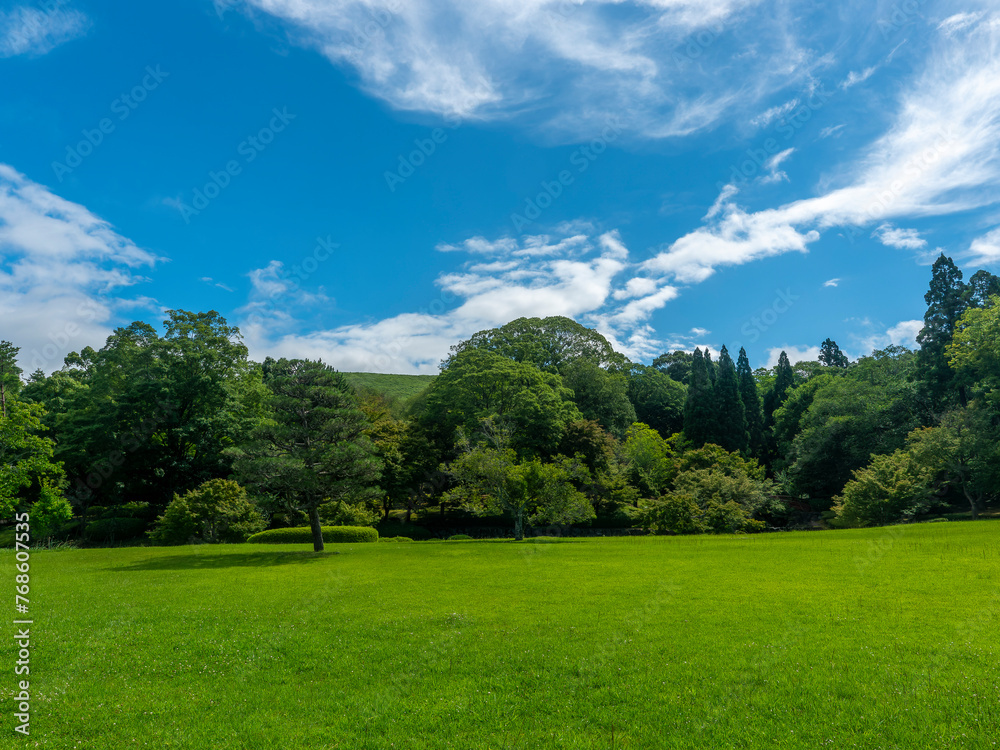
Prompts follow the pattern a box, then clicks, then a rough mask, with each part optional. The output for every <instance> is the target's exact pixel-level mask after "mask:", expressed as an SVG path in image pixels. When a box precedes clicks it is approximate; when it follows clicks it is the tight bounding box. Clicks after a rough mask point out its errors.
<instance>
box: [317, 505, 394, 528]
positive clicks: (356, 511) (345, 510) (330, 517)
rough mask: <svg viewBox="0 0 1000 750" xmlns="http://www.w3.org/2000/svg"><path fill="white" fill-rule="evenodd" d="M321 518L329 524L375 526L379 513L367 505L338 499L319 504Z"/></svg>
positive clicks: (325, 523) (324, 522)
mask: <svg viewBox="0 0 1000 750" xmlns="http://www.w3.org/2000/svg"><path fill="white" fill-rule="evenodd" d="M319 519H320V521H322V522H323V524H324V525H328V526H374V525H375V524H376V523H377V522H378V519H379V514H378V512H377V511H376V510H374V509H372V508H370V507H368V506H367V505H364V504H350V503H345V502H344V501H343V500H337V501H336V502H328V503H324V504H323V505H321V506H319Z"/></svg>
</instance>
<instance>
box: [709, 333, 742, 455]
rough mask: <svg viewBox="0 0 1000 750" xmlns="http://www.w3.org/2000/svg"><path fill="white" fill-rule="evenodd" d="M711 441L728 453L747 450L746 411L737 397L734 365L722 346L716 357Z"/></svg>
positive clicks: (738, 384) (738, 391) (737, 383)
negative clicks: (717, 365)
mask: <svg viewBox="0 0 1000 750" xmlns="http://www.w3.org/2000/svg"><path fill="white" fill-rule="evenodd" d="M715 415H716V426H715V430H716V431H715V439H714V440H713V441H712V442H714V443H716V444H717V445H721V446H722V447H723V448H725V449H726V450H727V451H729V452H731V453H732V452H735V451H742V452H744V453H746V451H747V449H748V447H749V435H748V434H747V417H746V409H745V408H744V406H743V399H742V398H741V397H740V381H739V378H738V377H737V376H736V365H734V364H733V358H732V357H730V356H729V350H728V349H726V347H725V345H723V346H722V352H721V353H720V354H719V375H718V378H717V379H716V381H715Z"/></svg>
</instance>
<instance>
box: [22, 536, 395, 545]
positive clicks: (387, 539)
mask: <svg viewBox="0 0 1000 750" xmlns="http://www.w3.org/2000/svg"><path fill="white" fill-rule="evenodd" d="M379 541H380V542H412V541H413V540H412V539H410V537H408V536H384V537H379ZM12 544H13V542H12Z"/></svg>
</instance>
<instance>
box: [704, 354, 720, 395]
mask: <svg viewBox="0 0 1000 750" xmlns="http://www.w3.org/2000/svg"><path fill="white" fill-rule="evenodd" d="M704 356H705V366H706V367H707V368H708V377H709V380H711V381H712V385H713V386H714V385H715V381H716V378H718V377H719V368H718V367H717V366H716V364H715V362H713V361H712V352H710V351H709V350H708V347H707V346H706V347H705V352H704Z"/></svg>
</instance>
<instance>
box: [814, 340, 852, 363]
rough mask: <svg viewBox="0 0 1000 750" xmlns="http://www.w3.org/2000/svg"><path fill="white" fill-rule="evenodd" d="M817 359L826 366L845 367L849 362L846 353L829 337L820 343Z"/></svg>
mask: <svg viewBox="0 0 1000 750" xmlns="http://www.w3.org/2000/svg"><path fill="white" fill-rule="evenodd" d="M819 361H820V364H822V365H825V366H826V367H847V366H848V365H849V364H851V360H850V359H848V358H847V355H846V354H844V353H843V352H842V351H840V347H839V346H837V342H836V341H834V340H833V339H830V338H828V339H827V340H826V341H824V342H823V343H822V344H821V345H820V353H819Z"/></svg>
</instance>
